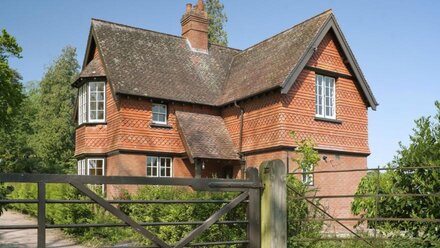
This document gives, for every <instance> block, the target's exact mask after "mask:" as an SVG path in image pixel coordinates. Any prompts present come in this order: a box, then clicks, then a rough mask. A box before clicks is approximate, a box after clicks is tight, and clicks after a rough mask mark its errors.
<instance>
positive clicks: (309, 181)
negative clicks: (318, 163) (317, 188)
mask: <svg viewBox="0 0 440 248" xmlns="http://www.w3.org/2000/svg"><path fill="white" fill-rule="evenodd" d="M313 171H314V167H313V166H306V167H304V168H303V169H302V172H303V174H301V182H302V183H303V184H304V185H307V186H313V185H314V183H315V174H314V173H309V172H313ZM304 173H307V174H304Z"/></svg>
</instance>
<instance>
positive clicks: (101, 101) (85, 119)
mask: <svg viewBox="0 0 440 248" xmlns="http://www.w3.org/2000/svg"><path fill="white" fill-rule="evenodd" d="M93 122H105V82H88V83H85V84H83V85H82V86H81V87H80V88H79V90H78V124H83V123H93Z"/></svg>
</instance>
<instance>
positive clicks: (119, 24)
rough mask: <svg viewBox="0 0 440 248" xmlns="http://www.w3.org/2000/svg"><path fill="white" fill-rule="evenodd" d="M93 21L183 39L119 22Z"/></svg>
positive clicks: (95, 19)
mask: <svg viewBox="0 0 440 248" xmlns="http://www.w3.org/2000/svg"><path fill="white" fill-rule="evenodd" d="M93 21H98V22H104V23H107V24H114V25H118V26H122V27H126V28H132V29H137V30H140V31H148V32H151V33H156V34H160V35H166V36H170V37H173V38H178V39H183V37H182V36H178V35H174V34H167V33H163V32H158V31H154V30H151V29H146V28H140V27H134V26H130V25H126V24H122V23H117V22H112V21H107V20H102V19H97V18H92V22H93Z"/></svg>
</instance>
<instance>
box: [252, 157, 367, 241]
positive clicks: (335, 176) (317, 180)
mask: <svg viewBox="0 0 440 248" xmlns="http://www.w3.org/2000/svg"><path fill="white" fill-rule="evenodd" d="M319 155H320V157H321V158H322V157H323V156H327V161H324V160H321V161H319V163H318V165H317V166H316V168H315V171H316V172H319V171H335V172H332V173H317V174H315V175H314V185H313V186H311V188H313V189H316V190H317V194H316V195H317V196H331V195H353V194H354V193H355V192H356V189H357V186H358V184H359V182H360V180H361V178H362V177H363V176H365V175H366V172H364V171H358V172H336V171H338V170H347V169H366V168H367V157H366V156H365V155H348V154H340V153H324V152H321V153H320V154H319ZM296 156H297V155H296V153H295V152H294V151H287V150H283V151H274V152H266V153H261V154H255V155H248V156H246V164H247V166H248V167H257V168H259V167H260V164H261V163H263V162H264V161H266V160H274V159H280V160H282V161H283V162H284V164H285V165H286V169H287V166H288V167H289V172H301V170H300V169H299V167H298V165H297V164H296V163H295V162H294V161H292V158H294V157H296ZM297 178H298V179H300V180H301V175H297ZM290 193H292V192H289V194H290ZM352 201H353V198H352V197H349V198H331V199H322V200H321V204H322V206H323V207H324V209H326V211H327V212H328V213H329V214H330V215H332V216H333V217H336V218H352V217H354V216H353V215H352V214H351V212H350V208H351V202H352ZM342 223H344V224H345V225H347V226H348V227H350V228H353V226H354V225H355V224H356V221H342ZM324 231H326V232H329V233H333V232H338V233H340V232H347V230H345V229H344V228H343V227H342V226H340V225H338V224H337V223H335V222H328V223H326V226H325V229H324Z"/></svg>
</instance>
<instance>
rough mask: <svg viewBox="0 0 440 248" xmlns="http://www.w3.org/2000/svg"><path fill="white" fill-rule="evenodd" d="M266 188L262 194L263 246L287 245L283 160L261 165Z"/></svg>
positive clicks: (276, 247)
mask: <svg viewBox="0 0 440 248" xmlns="http://www.w3.org/2000/svg"><path fill="white" fill-rule="evenodd" d="M260 178H261V182H262V184H263V187H264V190H263V193H262V195H261V247H263V248H286V247H287V207H286V204H287V193H286V167H285V165H284V163H283V161H281V160H271V161H265V162H263V163H262V164H261V165H260Z"/></svg>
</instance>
